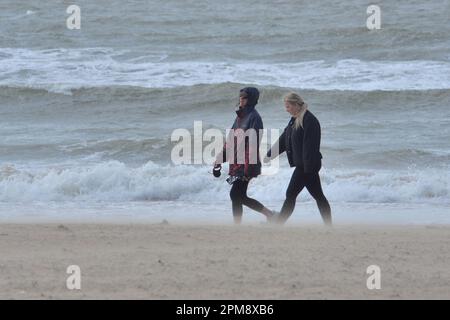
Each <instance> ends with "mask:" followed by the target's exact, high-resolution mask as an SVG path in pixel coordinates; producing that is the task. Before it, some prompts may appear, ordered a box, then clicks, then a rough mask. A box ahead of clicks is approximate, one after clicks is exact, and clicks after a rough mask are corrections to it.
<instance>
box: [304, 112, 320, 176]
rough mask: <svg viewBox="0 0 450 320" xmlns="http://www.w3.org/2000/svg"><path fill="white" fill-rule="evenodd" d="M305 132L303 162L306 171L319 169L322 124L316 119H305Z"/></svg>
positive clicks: (312, 171) (310, 171)
mask: <svg viewBox="0 0 450 320" xmlns="http://www.w3.org/2000/svg"><path fill="white" fill-rule="evenodd" d="M303 130H304V134H303V164H304V168H305V173H314V172H316V171H317V166H318V161H319V160H320V158H319V157H320V124H319V121H317V120H316V119H311V120H310V121H305V123H304V129H303Z"/></svg>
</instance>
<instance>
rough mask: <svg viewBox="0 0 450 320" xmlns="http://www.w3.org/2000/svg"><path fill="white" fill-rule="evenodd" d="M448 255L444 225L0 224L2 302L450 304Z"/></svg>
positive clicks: (448, 235)
mask: <svg viewBox="0 0 450 320" xmlns="http://www.w3.org/2000/svg"><path fill="white" fill-rule="evenodd" d="M449 248H450V227H449V226H439V225H431V226H405V227H402V226H374V227H369V226H338V227H334V228H333V229H326V228H324V227H319V226H291V227H289V226H285V227H272V226H264V225H261V226H260V225H250V226H248V225H247V226H240V227H234V226H221V225H214V226H207V225H198V226H194V225H170V224H169V225H165V224H129V225H126V224H64V225H62V224H0V298H1V299H450V250H449ZM70 265H78V266H79V267H80V270H81V289H80V290H76V289H75V290H69V289H68V288H67V286H66V279H67V278H68V277H69V276H70V275H69V274H67V273H66V271H67V267H68V266H70ZM370 265H377V266H379V267H380V271H381V277H380V283H381V289H373V290H369V289H368V288H367V278H368V277H369V276H370V275H369V274H367V273H366V271H367V267H368V266H370Z"/></svg>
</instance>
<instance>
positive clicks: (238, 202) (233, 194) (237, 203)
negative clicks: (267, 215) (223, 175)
mask: <svg viewBox="0 0 450 320" xmlns="http://www.w3.org/2000/svg"><path fill="white" fill-rule="evenodd" d="M249 182H250V181H242V180H236V181H235V182H233V186H232V187H231V191H230V198H231V202H232V205H233V217H234V219H235V220H236V219H237V220H240V219H241V217H242V210H243V208H242V206H243V205H245V206H247V207H249V208H250V209H253V210H255V211H258V212H261V213H263V214H264V208H265V207H264V206H263V205H262V204H261V203H260V202H259V201H257V200H255V199H252V198H249V197H248V196H247V187H248V183H249Z"/></svg>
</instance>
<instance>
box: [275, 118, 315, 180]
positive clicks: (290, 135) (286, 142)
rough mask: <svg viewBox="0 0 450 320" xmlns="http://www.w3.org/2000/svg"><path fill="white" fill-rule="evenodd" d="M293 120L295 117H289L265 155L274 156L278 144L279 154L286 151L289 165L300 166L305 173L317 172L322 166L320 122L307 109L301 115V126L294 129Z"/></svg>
mask: <svg viewBox="0 0 450 320" xmlns="http://www.w3.org/2000/svg"><path fill="white" fill-rule="evenodd" d="M294 122H295V118H291V120H290V121H289V123H288V125H287V127H286V128H285V129H284V131H283V133H282V134H281V136H280V138H279V139H278V141H277V142H276V143H275V145H274V146H273V147H272V148H271V149H270V150H269V151H268V152H267V157H269V158H272V157H276V156H277V154H276V149H277V146H278V148H279V154H281V153H283V152H285V151H286V154H287V158H288V161H289V165H290V166H291V167H302V168H303V170H304V172H305V173H315V172H319V170H320V168H321V167H322V160H321V159H322V154H321V153H320V123H319V121H318V120H317V118H316V117H315V116H314V115H313V114H312V113H311V112H310V111H309V110H306V112H305V115H304V117H303V128H302V127H301V126H300V127H299V128H298V129H295V127H294Z"/></svg>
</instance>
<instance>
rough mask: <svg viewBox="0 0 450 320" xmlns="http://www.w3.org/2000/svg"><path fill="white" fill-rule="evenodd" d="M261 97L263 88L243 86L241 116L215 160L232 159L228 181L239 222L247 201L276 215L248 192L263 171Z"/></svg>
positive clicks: (228, 160)
mask: <svg viewBox="0 0 450 320" xmlns="http://www.w3.org/2000/svg"><path fill="white" fill-rule="evenodd" d="M258 98H259V91H258V89H256V88H253V87H247V88H244V89H241V90H240V93H239V105H238V107H239V108H238V110H237V111H236V114H237V117H236V119H235V121H234V123H233V126H232V127H231V131H230V134H229V135H228V138H227V142H226V143H225V145H224V147H223V150H222V152H221V153H220V154H218V156H217V158H216V162H215V164H214V166H215V169H217V168H220V165H221V163H223V162H229V163H230V166H229V175H230V176H229V178H228V179H227V181H228V183H230V184H232V187H231V191H230V198H231V202H232V207H233V218H234V222H235V223H236V224H240V223H241V221H242V212H243V205H245V206H247V207H249V208H251V209H253V210H255V211H257V212H260V213H262V214H264V215H265V216H266V217H267V219H270V218H271V217H272V216H273V213H272V211H271V210H269V209H267V208H266V207H264V205H262V204H261V203H260V202H259V201H257V200H255V199H252V198H249V197H248V196H247V187H248V184H249V182H250V180H251V179H252V178H256V177H257V176H258V175H260V174H261V161H260V156H259V144H260V138H261V137H260V131H259V130H262V129H263V122H262V120H261V116H260V115H259V113H258V111H256V109H255V106H256V104H257V103H258Z"/></svg>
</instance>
